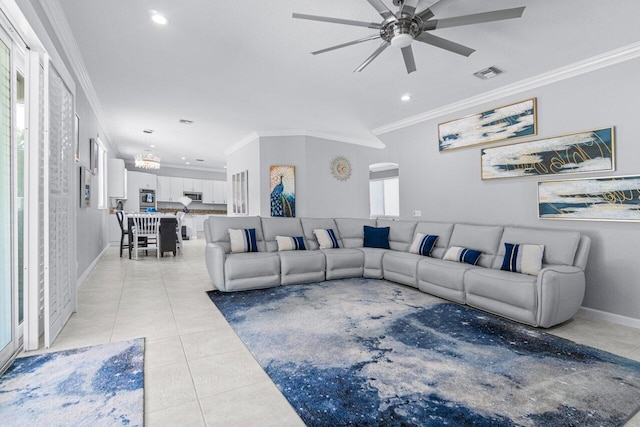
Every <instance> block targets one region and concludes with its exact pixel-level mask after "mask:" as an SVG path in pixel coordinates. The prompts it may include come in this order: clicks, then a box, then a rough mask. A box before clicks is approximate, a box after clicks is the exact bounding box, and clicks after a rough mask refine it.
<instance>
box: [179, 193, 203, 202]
mask: <svg viewBox="0 0 640 427" xmlns="http://www.w3.org/2000/svg"><path fill="white" fill-rule="evenodd" d="M183 194H184V196H185V197H188V198H190V199H191V200H193V201H194V202H201V201H202V193H194V192H191V191H185V192H184V193H183Z"/></svg>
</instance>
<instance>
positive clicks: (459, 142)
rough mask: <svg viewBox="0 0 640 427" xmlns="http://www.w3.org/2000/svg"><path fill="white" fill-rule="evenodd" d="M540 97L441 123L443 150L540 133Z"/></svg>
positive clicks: (440, 136) (440, 133)
mask: <svg viewBox="0 0 640 427" xmlns="http://www.w3.org/2000/svg"><path fill="white" fill-rule="evenodd" d="M537 132H538V130H537V111H536V98H531V99H527V100H525V101H520V102H516V103H514V104H510V105H505V106H503V107H498V108H494V109H493V110H487V111H483V112H482V113H477V114H472V115H470V116H466V117H462V118H460V119H455V120H451V121H448V122H445V123H440V124H439V125H438V141H439V145H440V151H447V150H455V149H460V148H467V147H471V146H473V145H480V144H489V143H492V142H497V141H503V140H507V139H513V138H522V137H525V136H531V135H536V134H537Z"/></svg>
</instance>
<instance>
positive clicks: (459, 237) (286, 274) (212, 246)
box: [204, 216, 591, 328]
mask: <svg viewBox="0 0 640 427" xmlns="http://www.w3.org/2000/svg"><path fill="white" fill-rule="evenodd" d="M365 225H368V226H371V227H389V228H390V231H389V246H390V249H378V248H369V247H363V238H364V232H363V227H364V226H365ZM251 228H253V229H255V230H256V242H257V247H258V252H249V253H231V251H230V249H231V245H230V240H229V232H228V230H229V229H251ZM314 229H333V230H334V232H335V234H336V237H337V239H338V243H339V245H340V248H338V249H319V248H318V243H317V241H316V238H315V236H314V234H313V230H314ZM204 231H205V237H206V240H207V246H206V252H205V259H206V265H207V270H208V272H209V276H210V277H211V280H212V281H213V284H214V285H215V286H216V287H217V288H218V289H219V290H221V291H224V292H228V291H241V290H247V289H260V288H269V287H274V286H279V285H291V284H299V283H308V282H319V281H323V280H331V279H341V278H349V277H367V278H375V279H386V280H389V281H393V282H397V283H401V284H404V285H408V286H412V287H414V288H419V289H420V290H421V291H423V292H426V293H429V294H432V295H435V296H438V297H441V298H444V299H447V300H451V301H455V302H457V303H460V304H467V305H469V306H472V307H475V308H478V309H481V310H484V311H487V312H490V313H494V314H497V315H500V316H504V317H507V318H509V319H512V320H516V321H518V322H522V323H526V324H529V325H532V326H536V327H544V328H548V327H551V326H554V325H557V324H559V323H562V322H564V321H566V320H569V319H570V318H572V317H573V316H574V315H575V313H576V312H577V311H578V309H579V308H580V305H581V304H582V299H583V297H584V289H585V278H584V269H585V265H586V262H587V257H588V254H589V248H590V245H591V241H590V239H589V237H587V236H583V235H581V234H580V233H579V232H576V231H561V230H549V229H536V228H525V227H502V226H492V225H473V224H454V223H441V222H415V221H390V220H381V219H379V220H375V219H353V218H335V219H333V218H261V217H213V216H212V217H209V218H208V219H207V220H205V227H204ZM416 233H423V234H430V235H437V236H438V239H437V241H436V246H435V247H434V249H433V251H432V252H431V256H423V255H418V254H413V253H409V252H408V250H409V247H410V245H411V242H412V241H413V238H414V236H415V235H416ZM276 236H290V237H294V236H303V237H304V240H305V244H306V248H307V250H303V251H282V252H279V251H278V246H277V243H276ZM505 243H515V244H539V245H544V256H543V260H542V262H543V264H542V270H541V271H540V272H539V273H538V275H537V276H532V275H526V274H521V273H514V272H510V271H503V270H500V267H501V265H502V260H503V258H504V253H505ZM451 246H460V247H464V248H472V249H475V250H479V251H482V255H481V257H480V258H479V260H478V262H477V264H476V265H471V264H466V263H459V262H454V261H447V260H443V259H442V258H443V255H444V253H445V251H446V250H447V248H449V247H451Z"/></svg>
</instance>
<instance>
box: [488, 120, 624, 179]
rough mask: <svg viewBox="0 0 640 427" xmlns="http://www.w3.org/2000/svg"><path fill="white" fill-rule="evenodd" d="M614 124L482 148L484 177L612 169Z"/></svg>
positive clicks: (509, 176)
mask: <svg viewBox="0 0 640 427" xmlns="http://www.w3.org/2000/svg"><path fill="white" fill-rule="evenodd" d="M614 153H615V142H614V132H613V128H612V127H610V128H604V129H595V130H588V131H584V132H578V133H573V134H570V135H562V136H556V137H553V138H546V139H540V140H537V141H530V142H521V143H518V144H511V145H504V146H501V147H494V148H485V149H483V150H482V155H481V157H482V179H496V178H514V177H523V176H536V175H556V174H567V173H586V172H600V171H612V170H614V169H615V161H614V159H615V154H614Z"/></svg>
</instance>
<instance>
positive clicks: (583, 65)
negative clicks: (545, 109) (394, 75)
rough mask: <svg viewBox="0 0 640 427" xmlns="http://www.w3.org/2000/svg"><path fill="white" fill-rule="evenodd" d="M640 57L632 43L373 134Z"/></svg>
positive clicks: (398, 123) (400, 122) (401, 121)
mask: <svg viewBox="0 0 640 427" xmlns="http://www.w3.org/2000/svg"><path fill="white" fill-rule="evenodd" d="M638 57H640V42H637V43H632V44H630V45H627V46H623V47H621V48H619V49H615V50H612V51H609V52H606V53H604V54H601V55H596V56H593V57H591V58H587V59H585V60H583V61H578V62H575V63H573V64H570V65H567V66H565V67H560V68H556V69H555V70H551V71H549V72H546V73H542V74H539V75H537V76H534V77H531V78H527V79H524V80H520V81H518V82H515V83H511V84H508V85H506V86H503V87H500V88H498V89H495V90H491V91H488V92H484V93H481V94H480V95H476V96H472V97H470V98H466V99H463V100H461V101H458V102H454V103H452V104H448V105H445V106H442V107H439V108H435V109H433V110H430V111H427V112H425V113H422V114H418V115H415V116H411V117H408V118H406V119H402V120H398V121H396V122H393V123H389V124H387V125H384V126H380V127H377V128H375V129H372V130H371V132H372V133H373V134H374V135H376V136H378V135H382V134H385V133H388V132H393V131H396V130H399V129H402V128H405V127H408V126H412V125H415V124H418V123H421V122H424V121H427V120H431V119H435V118H437V117H441V116H445V115H447V114H451V113H455V112H458V111H461V110H464V109H467V108H470V107H477V106H479V105H482V104H484V103H487V102H492V101H497V100H499V99H502V98H504V97H507V96H510V95H516V94H518V93H521V92H525V91H528V90H531V89H536V88H539V87H542V86H546V85H549V84H552V83H556V82H559V81H562V80H566V79H570V78H572V77H576V76H579V75H581V74H585V73H589V72H591V71H595V70H599V69H601V68H605V67H610V66H612V65H615V64H619V63H621V62H625V61H630V60H632V59H636V58H638Z"/></svg>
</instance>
